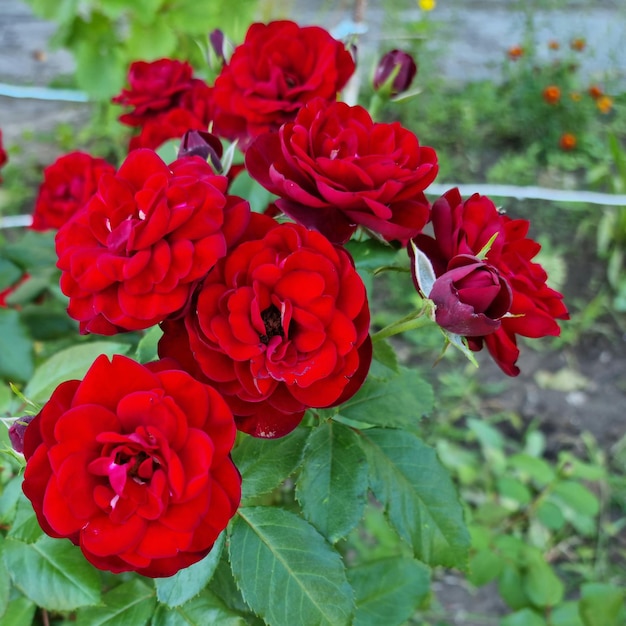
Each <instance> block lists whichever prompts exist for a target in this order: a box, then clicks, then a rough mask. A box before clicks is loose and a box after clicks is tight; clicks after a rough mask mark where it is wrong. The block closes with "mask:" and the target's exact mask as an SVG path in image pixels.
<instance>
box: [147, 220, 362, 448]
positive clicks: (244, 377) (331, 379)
mask: <svg viewBox="0 0 626 626" xmlns="http://www.w3.org/2000/svg"><path fill="white" fill-rule="evenodd" d="M369 321H370V315H369V308H368V302H367V294H366V291H365V286H364V285H363V281H362V280H361V278H360V277H359V275H358V274H357V272H356V270H355V268H354V265H353V261H352V258H351V257H350V255H349V254H348V253H347V252H346V251H345V250H344V249H343V248H340V247H335V246H333V245H332V244H331V243H330V242H329V241H328V240H327V239H326V238H325V237H324V236H323V235H321V234H320V233H317V232H315V231H309V230H307V229H305V228H304V227H303V226H300V225H298V224H291V223H285V224H280V225H279V224H278V223H277V222H275V221H274V220H273V219H271V218H269V217H266V216H264V215H259V214H254V215H253V218H252V220H251V228H250V230H249V232H248V234H247V235H246V237H245V240H244V241H243V242H242V243H240V244H239V245H238V246H237V247H236V248H235V249H234V250H233V251H232V252H231V253H230V254H229V255H228V256H227V257H226V258H224V259H222V260H221V261H220V262H219V263H218V264H217V265H216V266H215V268H214V269H213V271H212V272H211V273H210V274H209V275H208V276H207V277H206V279H205V280H204V282H203V284H202V286H201V287H200V289H199V291H198V293H197V297H196V300H195V305H194V306H193V307H191V308H190V309H189V311H188V313H187V315H186V316H185V318H184V321H183V322H180V321H174V322H166V323H164V324H163V325H162V327H163V331H164V335H163V338H162V339H161V342H160V343H159V354H160V355H161V356H162V357H163V356H171V357H173V358H175V359H176V360H177V361H178V362H180V363H181V364H182V365H183V366H184V367H185V368H186V369H188V370H189V371H190V373H192V374H193V375H195V376H198V377H200V378H202V379H204V380H207V381H211V384H213V385H214V386H215V387H216V388H217V389H218V390H219V391H220V392H221V393H222V394H223V395H224V397H225V399H226V401H227V402H228V404H229V405H230V407H231V410H232V411H233V413H234V415H235V420H236V422H237V427H238V428H239V429H240V430H243V431H244V432H247V433H249V434H251V435H254V436H256V437H267V438H274V437H281V436H282V435H285V434H287V433H288V432H290V431H291V430H293V429H294V428H295V427H296V426H297V425H298V424H299V422H300V420H301V419H302V417H303V415H304V412H305V410H306V409H307V408H309V407H330V406H335V405H338V404H341V403H342V402H344V401H346V400H347V399H348V398H350V397H351V396H352V395H353V394H354V393H356V391H357V390H358V388H359V387H360V386H361V384H362V383H363V381H364V380H365V377H366V376H367V372H368V370H369V366H370V362H371V356H372V345H371V340H370V337H369V334H368V331H369Z"/></svg>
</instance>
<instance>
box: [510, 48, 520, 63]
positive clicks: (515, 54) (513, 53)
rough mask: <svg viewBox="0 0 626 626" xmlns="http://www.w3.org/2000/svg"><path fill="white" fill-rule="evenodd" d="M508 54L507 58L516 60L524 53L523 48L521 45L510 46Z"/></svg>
mask: <svg viewBox="0 0 626 626" xmlns="http://www.w3.org/2000/svg"><path fill="white" fill-rule="evenodd" d="M508 55H509V59H512V60H513V61H517V59H519V58H520V57H521V56H523V55H524V48H522V46H512V47H511V48H509V50H508Z"/></svg>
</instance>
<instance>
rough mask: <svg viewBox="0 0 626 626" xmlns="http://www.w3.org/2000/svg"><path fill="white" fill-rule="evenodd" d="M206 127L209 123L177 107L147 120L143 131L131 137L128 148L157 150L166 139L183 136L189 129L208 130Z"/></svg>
mask: <svg viewBox="0 0 626 626" xmlns="http://www.w3.org/2000/svg"><path fill="white" fill-rule="evenodd" d="M206 128H207V124H205V123H204V122H203V121H202V120H200V119H198V118H197V117H196V116H195V115H194V114H193V113H191V112H190V111H187V110H185V109H182V108H180V107H177V108H175V109H170V110H169V111H167V112H166V113H161V114H160V115H157V116H156V117H154V118H151V119H149V120H147V121H146V122H145V123H144V125H143V126H142V128H141V133H139V135H136V136H135V137H131V139H130V143H129V145H128V149H129V150H137V149H138V148H149V149H151V150H156V149H157V148H158V147H159V146H161V145H162V144H164V143H165V142H166V141H168V140H170V139H177V138H178V137H182V136H183V135H184V134H185V133H186V132H187V131H189V130H206Z"/></svg>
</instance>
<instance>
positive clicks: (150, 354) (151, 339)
mask: <svg viewBox="0 0 626 626" xmlns="http://www.w3.org/2000/svg"><path fill="white" fill-rule="evenodd" d="M162 336H163V331H162V330H161V329H160V328H159V327H158V326H153V327H152V328H151V329H150V330H148V331H147V332H146V334H145V335H144V336H143V337H142V338H141V339H140V340H139V344H138V345H137V352H136V353H135V358H136V359H137V360H138V361H139V362H140V363H149V362H150V361H156V360H157V359H158V358H159V355H158V352H157V346H158V344H159V339H161V337H162Z"/></svg>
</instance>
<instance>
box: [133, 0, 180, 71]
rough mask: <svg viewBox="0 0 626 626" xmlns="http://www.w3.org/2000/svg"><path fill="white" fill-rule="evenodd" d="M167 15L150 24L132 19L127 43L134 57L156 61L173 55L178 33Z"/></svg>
mask: <svg viewBox="0 0 626 626" xmlns="http://www.w3.org/2000/svg"><path fill="white" fill-rule="evenodd" d="M126 1H127V0H126ZM166 19H167V17H166V16H165V17H164V18H163V19H157V20H154V21H152V22H150V23H149V24H147V23H145V21H143V20H142V21H136V20H135V21H132V22H131V24H130V32H129V36H128V40H127V42H126V45H127V46H128V54H129V56H130V58H132V59H143V60H145V61H154V60H156V59H159V58H161V57H169V56H172V55H173V53H174V52H175V50H176V43H177V39H176V34H175V33H174V31H173V30H172V29H171V28H170V26H169V24H168V23H167V22H166Z"/></svg>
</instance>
